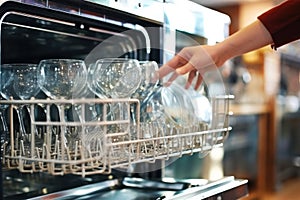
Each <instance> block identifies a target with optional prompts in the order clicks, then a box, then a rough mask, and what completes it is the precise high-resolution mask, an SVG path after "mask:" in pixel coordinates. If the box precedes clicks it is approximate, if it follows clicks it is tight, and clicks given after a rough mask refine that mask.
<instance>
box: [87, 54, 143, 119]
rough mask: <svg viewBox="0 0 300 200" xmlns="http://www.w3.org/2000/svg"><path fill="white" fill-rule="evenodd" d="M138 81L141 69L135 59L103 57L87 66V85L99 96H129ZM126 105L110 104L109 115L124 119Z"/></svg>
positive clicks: (136, 86) (125, 116) (126, 115)
mask: <svg viewBox="0 0 300 200" xmlns="http://www.w3.org/2000/svg"><path fill="white" fill-rule="evenodd" d="M140 82H141V69H140V65H139V62H138V60H136V59H127V58H104V59H100V60H97V62H96V63H95V65H94V66H93V67H90V68H89V82H88V83H89V87H90V88H91V90H92V91H93V92H95V94H96V95H97V96H99V97H100V98H115V99H117V98H130V97H131V95H132V94H133V93H134V92H135V91H136V90H137V88H138V87H139V85H140ZM126 107H127V106H125V105H124V104H119V103H117V104H116V105H112V106H111V108H110V109H111V112H110V116H109V117H113V118H118V119H124V118H125V119H126V118H127V117H128V116H129V115H128V113H127V112H126V110H127V109H126Z"/></svg>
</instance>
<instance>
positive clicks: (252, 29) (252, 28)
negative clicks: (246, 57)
mask: <svg viewBox="0 0 300 200" xmlns="http://www.w3.org/2000/svg"><path fill="white" fill-rule="evenodd" d="M272 43H273V41H272V37H271V35H270V33H269V32H268V30H267V29H266V28H265V27H264V25H263V24H262V23H261V22H260V21H259V20H256V21H255V22H253V23H252V24H250V25H248V26H247V27H245V28H243V29H241V30H240V31H238V32H236V33H234V34H233V35H231V36H229V37H228V38H227V39H225V40H224V41H222V42H220V43H218V44H216V45H215V46H214V51H212V52H211V56H212V58H213V60H214V61H215V63H216V65H217V66H221V65H222V64H223V63H224V62H225V61H226V60H228V59H230V58H233V57H236V56H239V55H242V54H244V53H248V52H250V51H253V50H255V49H258V48H261V47H264V46H266V45H268V44H272ZM208 51H209V48H208Z"/></svg>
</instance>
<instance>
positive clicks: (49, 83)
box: [38, 59, 87, 150]
mask: <svg viewBox="0 0 300 200" xmlns="http://www.w3.org/2000/svg"><path fill="white" fill-rule="evenodd" d="M86 81H87V70H86V66H85V63H84V61H83V60H78V59H46V60H41V61H40V63H39V66H38V84H39V86H40V88H41V90H42V91H43V92H44V93H45V94H46V95H47V96H48V97H50V98H51V99H72V97H73V94H75V93H76V92H77V91H80V90H82V89H83V88H84V86H85V84H86ZM70 108H71V105H67V104H59V105H57V109H58V113H59V118H60V121H61V122H68V121H70V120H71V119H70V116H69V112H68V111H69V109H70ZM61 134H62V135H61V142H62V145H65V147H66V145H67V144H68V146H69V147H71V146H72V145H73V143H74V142H76V140H77V139H78V137H79V136H78V132H77V131H76V130H69V129H67V128H66V127H65V126H61ZM62 150H63V149H62Z"/></svg>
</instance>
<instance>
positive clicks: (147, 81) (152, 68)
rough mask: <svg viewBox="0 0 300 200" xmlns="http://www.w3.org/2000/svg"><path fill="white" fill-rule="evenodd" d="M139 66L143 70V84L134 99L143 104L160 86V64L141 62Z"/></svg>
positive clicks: (133, 95) (134, 94)
mask: <svg viewBox="0 0 300 200" xmlns="http://www.w3.org/2000/svg"><path fill="white" fill-rule="evenodd" d="M139 64H140V69H141V83H140V84H139V87H138V88H137V90H136V91H135V92H134V93H133V94H132V97H133V98H137V99H139V100H140V102H142V101H143V100H144V99H145V98H147V96H149V95H151V93H152V92H153V91H154V89H155V87H157V85H158V82H159V79H158V74H157V70H158V64H157V63H156V62H155V61H139Z"/></svg>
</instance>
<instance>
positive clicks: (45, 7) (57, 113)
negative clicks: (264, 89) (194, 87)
mask: <svg viewBox="0 0 300 200" xmlns="http://www.w3.org/2000/svg"><path fill="white" fill-rule="evenodd" d="M167 4H168V3H167V2H165V1H157V0H145V1H131V2H128V1H122V0H121V1H110V0H107V1H101V0H97V1H96V0H94V1H92V0H91V1H86V0H72V1H68V0H20V1H4V2H2V4H1V6H0V16H1V21H0V23H1V24H0V25H1V29H0V30H1V32H0V35H1V43H0V44H1V45H0V49H1V57H0V60H1V68H0V69H1V70H0V72H1V100H0V105H1V110H0V118H1V127H0V131H1V169H2V170H1V175H2V181H1V197H2V199H122V198H126V199H218V200H220V199H228V200H229V199H230V200H232V199H239V198H242V197H245V196H247V195H248V188H247V180H240V179H236V178H235V177H233V176H230V177H224V178H221V179H219V180H214V181H210V180H207V179H201V178H200V179H173V180H170V179H166V178H164V177H163V169H164V164H165V162H164V161H166V160H169V159H170V158H177V157H178V158H179V157H182V156H188V155H192V154H194V153H199V152H200V153H202V154H203V155H207V154H208V153H209V152H210V151H211V150H212V149H213V148H216V147H219V146H222V145H223V143H224V142H226V138H227V136H228V134H229V133H230V130H231V127H230V126H229V124H228V118H229V117H230V110H229V103H230V101H231V100H232V99H233V96H232V95H228V94H226V93H221V94H210V96H209V97H207V99H208V100H209V105H210V106H211V107H210V108H211V110H210V111H211V112H210V116H209V117H210V118H209V120H208V121H197V122H195V121H194V118H195V115H192V116H190V115H191V112H189V110H191V109H190V108H189V106H190V105H191V104H193V105H194V102H193V101H195V99H192V95H191V94H190V93H189V94H188V93H187V92H186V91H184V90H182V88H181V87H179V86H178V85H179V84H178V85H177V86H176V84H174V86H170V87H168V88H165V87H163V86H162V84H161V83H160V81H159V80H156V82H155V83H154V82H151V81H150V82H151V84H149V83H148V82H147V84H149V85H147V86H145V85H143V86H141V82H142V81H141V80H140V77H142V76H143V74H142V70H140V68H138V70H136V69H134V68H133V66H141V65H143V64H144V63H147V64H149V63H150V64H153V63H154V67H155V69H157V67H159V65H161V64H162V63H164V62H165V61H166V60H167V59H168V56H170V54H172V53H174V52H175V51H176V49H175V42H174V40H176V41H178V39H179V38H182V37H187V36H183V35H185V34H186V35H189V34H188V31H185V28H184V27H181V28H179V29H180V30H179V29H178V30H179V31H178V32H180V33H177V36H174V35H172V33H171V32H170V28H171V27H172V24H171V23H170V21H169V22H166V21H167V20H166V19H167V18H168V16H169V14H168V12H166V9H165V5H167ZM201 9H203V13H202V14H203V16H202V17H203V18H205V13H206V12H204V11H206V8H204V7H201ZM207 10H209V9H207ZM212 13H213V14H215V15H216V16H218V13H215V12H212ZM206 19H207V18H206ZM202 29H205V26H204V27H202ZM202 29H201V31H200V32H203V33H204V32H205V31H203V30H202ZM205 33H206V32H205ZM206 34H209V32H208V33H206ZM189 37H191V35H189ZM202 39H203V38H202ZM170 41H171V42H170ZM203 41H204V42H207V43H208V42H209V41H208V40H205V38H204V39H203V40H202V42H203ZM168 45H169V46H168ZM181 45H186V43H184V44H182V43H181ZM170 46H171V48H169V47H170ZM170 49H171V50H170ZM112 58H113V61H112ZM49 60H50V61H55V62H57V61H58V60H59V61H63V62H73V63H74V62H75V61H76V64H74V65H76V67H78V68H79V67H80V69H82V67H83V68H84V71H80V73H76V76H75V77H76V81H74V82H75V84H74V85H75V86H76V87H75V86H74V85H72V88H69V85H68V84H73V82H72V81H69V82H67V79H68V78H67V77H68V76H73V75H74V74H72V73H71V70H70V69H68V70H66V71H64V72H63V73H65V74H63V73H62V72H61V71H59V70H55V73H57V72H58V71H59V73H61V74H60V75H62V74H63V78H62V80H60V81H61V82H62V83H60V85H59V87H57V88H56V86H53V84H54V81H55V80H56V79H52V78H51V77H50V76H47V75H45V74H47V73H48V72H47V71H46V67H45V66H47V61H49ZM79 60H80V61H83V62H77V61H79ZM105 60H109V62H115V61H116V62H119V61H122V65H123V64H124V62H125V61H126V62H130V64H128V66H130V67H131V68H130V67H128V68H130V69H129V71H128V72H126V73H125V75H124V74H122V75H124V76H123V77H121V79H122V80H120V81H119V82H117V81H115V80H118V78H119V77H117V76H114V77H112V78H110V76H111V74H112V73H113V72H115V73H119V72H120V71H121V70H119V68H118V66H120V65H115V66H114V67H110V69H109V70H108V71H103V70H102V68H99V70H96V69H98V68H97V66H100V64H99V63H101V62H102V65H101V66H104V64H103V63H104V61H105ZM41 63H43V64H41ZM132 63H134V64H132ZM25 64H26V67H28V66H29V65H30V66H31V65H32V66H34V67H36V68H38V69H40V67H41V66H42V67H44V68H43V70H44V71H42V72H41V73H37V74H36V72H28V70H27V71H23V72H20V71H22V70H23V68H22V67H20V65H25ZM52 64H53V63H52ZM65 64H66V63H63V65H64V66H65ZM34 67H33V68H34ZM145 67H147V66H146V65H145ZM112 68H113V69H115V71H110V70H111V69H112ZM148 68H150V67H148ZM148 68H147V69H148ZM26 69H28V68H26ZM93 69H95V70H93ZM101 70H102V71H101ZM122 70H123V68H122ZM8 71H13V74H12V73H8ZM99 71H101V72H102V74H100V75H99V74H97V73H98V72H99ZM154 71H155V70H154ZM133 72H134V73H133ZM25 73H26V74H25ZM51 73H54V71H52V72H51ZM99 73H100V72H99ZM122 73H123V72H122ZM16 74H18V75H16ZM57 74H58V73H57ZM57 74H56V75H55V76H58V75H57ZM95 74H96V75H95ZM36 75H37V76H38V77H37V78H35V80H34V81H36V82H37V85H38V86H39V89H38V90H37V91H36V92H35V93H34V95H33V90H34V88H33V85H34V83H35V82H30V83H29V84H28V83H26V82H25V83H24V82H22V83H18V84H19V85H18V86H16V82H17V81H16V80H19V79H20V81H22V80H25V78H26V77H27V76H30V77H33V76H36ZM154 75H155V73H154ZM40 76H42V77H43V79H41V78H40ZM83 77H84V78H83ZM124 77H125V78H124ZM32 79H33V78H32ZM136 79H137V80H138V81H137V85H138V86H139V88H135V91H131V93H130V91H129V90H127V89H130V86H132V85H133V84H134V82H135V80H136ZM41 80H42V81H43V82H42V81H41ZM151 80H152V79H151ZM105 81H106V82H105ZM10 82H14V83H12V84H11V85H9V83H10ZM45 82H47V84H49V85H50V86H49V88H48V90H46V89H45V87H46V86H45ZM115 82H116V83H115ZM113 83H115V85H113ZM42 84H43V87H41V85H42ZM120 84H123V87H120V88H117V87H118V86H120ZM94 86H95V88H94ZM112 87H114V89H115V90H114V93H113V94H112V93H111V95H110V96H105V95H103V92H105V91H106V92H107V91H110V89H111V88H112ZM145 87H148V88H147V91H149V90H150V89H151V94H150V95H149V94H148V93H147V94H146V93H143V92H144V91H145ZM41 88H42V89H41ZM116 88H117V89H116ZM149 88H150V89H149ZM58 91H59V92H60V93H59V92H58ZM137 91H138V92H137ZM168 92H169V93H168ZM54 93H56V94H57V96H55V95H54ZM58 93H59V94H58ZM21 94H22V95H21ZM129 94H130V95H129ZM167 94H169V95H167ZM182 94H186V95H187V96H183V97H181V96H182ZM193 94H195V93H193ZM205 94H207V93H205V92H203V95H204V96H205ZM172 95H173V96H172ZM176 95H177V96H176ZM104 96H105V97H104ZM171 96H172V97H173V98H170V97H171ZM177 97H180V98H181V101H180V102H179V104H178V102H177V101H175V100H174V99H175V98H177ZM162 99H163V100H162ZM173 100H174V101H173ZM162 101H163V102H162ZM145 102H147V103H145ZM186 102H190V103H191V104H189V105H185V103H186ZM180 103H181V104H180ZM167 104H168V105H169V106H170V107H169V108H170V109H169V110H168V109H167V107H166V105H167ZM174 104H176V105H177V104H178V105H182V106H183V107H172V106H173V105H174ZM162 105H164V106H165V107H164V109H162V110H163V111H162V110H161V107H162ZM170 110H171V111H170ZM174 110H175V111H177V113H174ZM165 112H166V113H167V114H166V113H165ZM198 114H199V113H198ZM166 116H167V117H166ZM185 117H186V118H185ZM166 118H167V119H166ZM191 121H193V123H192V124H191ZM174 124H175V125H174ZM186 124H189V126H185V125H186Z"/></svg>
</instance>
